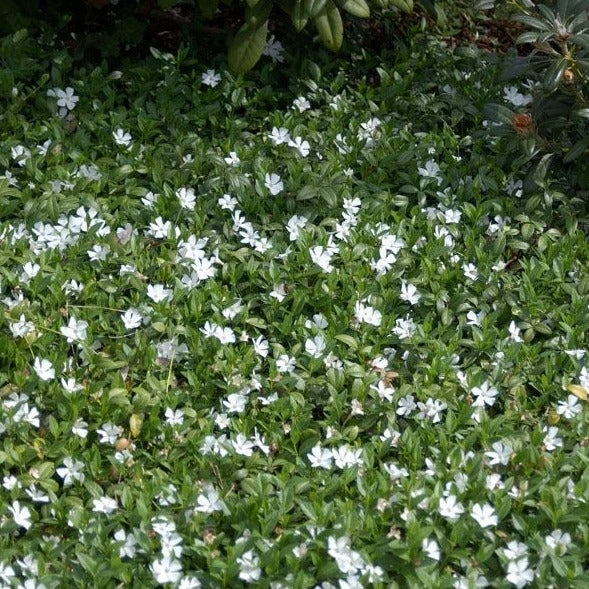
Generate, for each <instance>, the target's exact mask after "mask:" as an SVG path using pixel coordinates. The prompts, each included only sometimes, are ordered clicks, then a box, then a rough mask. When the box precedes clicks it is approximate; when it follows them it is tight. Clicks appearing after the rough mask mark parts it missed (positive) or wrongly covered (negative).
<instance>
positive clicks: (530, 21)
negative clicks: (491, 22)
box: [514, 14, 551, 31]
mask: <svg viewBox="0 0 589 589" xmlns="http://www.w3.org/2000/svg"><path fill="white" fill-rule="evenodd" d="M514 20H517V21H519V22H521V23H523V24H524V25H526V26H528V27H531V28H532V29H538V30H539V31H549V30H551V27H550V25H549V24H548V23H546V22H544V21H543V20H540V19H539V18H534V17H533V16H527V15H526V14H518V15H516V16H515V17H514Z"/></svg>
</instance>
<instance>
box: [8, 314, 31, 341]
mask: <svg viewBox="0 0 589 589" xmlns="http://www.w3.org/2000/svg"><path fill="white" fill-rule="evenodd" d="M8 327H10V331H11V332H12V336H13V337H25V336H26V335H28V334H29V333H32V332H33V331H35V326H34V324H33V323H31V322H30V321H27V320H26V317H25V316H24V315H22V314H21V316H20V317H19V320H18V321H15V322H9V324H8Z"/></svg>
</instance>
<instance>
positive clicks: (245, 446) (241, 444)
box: [231, 434, 255, 456]
mask: <svg viewBox="0 0 589 589" xmlns="http://www.w3.org/2000/svg"><path fill="white" fill-rule="evenodd" d="M231 445H232V446H233V450H234V451H235V453H236V454H239V455H240V456H251V455H252V454H253V453H254V448H255V446H254V443H253V442H251V441H250V440H248V439H247V438H246V437H245V436H244V435H243V434H237V435H236V436H235V440H232V442H231Z"/></svg>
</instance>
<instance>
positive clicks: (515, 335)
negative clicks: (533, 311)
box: [507, 321, 524, 343]
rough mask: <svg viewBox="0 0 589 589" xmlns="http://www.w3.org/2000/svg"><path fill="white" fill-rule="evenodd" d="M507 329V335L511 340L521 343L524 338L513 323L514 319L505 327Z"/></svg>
mask: <svg viewBox="0 0 589 589" xmlns="http://www.w3.org/2000/svg"><path fill="white" fill-rule="evenodd" d="M507 329H508V330H509V337H510V339H511V340H513V341H514V342H515V343H521V342H523V341H524V340H523V339H522V337H521V330H520V328H519V327H518V326H517V325H516V324H515V321H512V322H511V323H510V324H509V327H508V328H507Z"/></svg>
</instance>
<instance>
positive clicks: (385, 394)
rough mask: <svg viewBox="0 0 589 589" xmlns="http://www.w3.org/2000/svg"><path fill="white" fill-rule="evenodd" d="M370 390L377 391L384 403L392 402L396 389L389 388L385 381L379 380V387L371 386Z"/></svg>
mask: <svg viewBox="0 0 589 589" xmlns="http://www.w3.org/2000/svg"><path fill="white" fill-rule="evenodd" d="M370 388H371V389H372V390H374V391H376V392H377V393H378V396H379V397H380V398H381V399H382V400H383V401H388V402H389V403H390V402H392V400H393V394H394V393H395V389H394V388H393V387H391V386H389V385H388V384H387V383H386V382H385V381H384V380H379V381H378V384H377V385H370Z"/></svg>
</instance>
